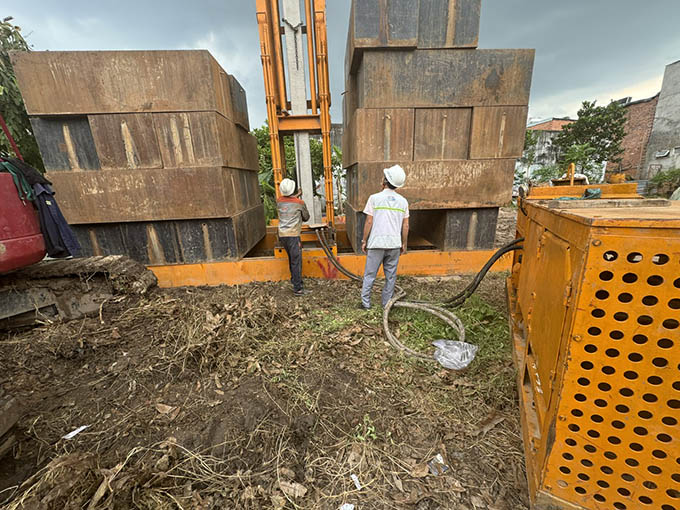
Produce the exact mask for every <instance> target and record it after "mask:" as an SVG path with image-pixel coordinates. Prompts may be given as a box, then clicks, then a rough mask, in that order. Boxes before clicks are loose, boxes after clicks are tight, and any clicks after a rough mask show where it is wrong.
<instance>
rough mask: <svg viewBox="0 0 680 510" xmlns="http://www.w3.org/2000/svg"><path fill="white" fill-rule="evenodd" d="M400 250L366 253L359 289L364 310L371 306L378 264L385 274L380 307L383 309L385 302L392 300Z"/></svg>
mask: <svg viewBox="0 0 680 510" xmlns="http://www.w3.org/2000/svg"><path fill="white" fill-rule="evenodd" d="M400 254H401V248H394V249H392V250H381V249H376V248H373V249H369V250H367V253H366V268H365V269H364V283H363V285H362V287H361V304H362V305H363V306H365V307H366V308H370V306H371V289H373V283H374V282H375V277H376V275H377V274H378V269H380V264H382V266H383V272H384V273H385V287H383V291H382V305H383V308H384V307H385V305H386V304H387V302H388V301H389V300H390V299H392V294H394V285H395V284H396V283H397V265H398V264H399V255H400Z"/></svg>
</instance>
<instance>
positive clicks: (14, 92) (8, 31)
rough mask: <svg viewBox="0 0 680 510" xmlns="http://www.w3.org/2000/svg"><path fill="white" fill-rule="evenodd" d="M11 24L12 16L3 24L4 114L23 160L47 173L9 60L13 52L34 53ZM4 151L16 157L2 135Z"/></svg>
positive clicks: (0, 101)
mask: <svg viewBox="0 0 680 510" xmlns="http://www.w3.org/2000/svg"><path fill="white" fill-rule="evenodd" d="M11 21H12V17H11V16H8V17H6V18H5V19H3V20H2V21H0V112H2V116H3V117H4V119H5V123H6V124H7V127H8V128H9V131H10V133H11V134H12V137H13V138H14V141H15V142H16V144H17V146H18V147H19V151H20V152H21V155H22V156H23V158H24V159H25V160H26V162H27V163H28V164H29V165H31V166H34V167H36V168H39V169H40V170H43V169H44V166H43V162H42V158H41V157H40V151H39V150H38V144H37V143H36V141H35V137H34V136H33V130H32V129H31V123H30V121H29V120H28V114H27V113H26V108H25V107H24V101H23V99H22V97H21V92H20V91H19V85H17V80H16V77H15V75H14V69H13V68H12V63H11V62H10V60H9V51H10V50H20V51H30V47H29V45H28V43H27V42H26V40H25V39H24V38H23V36H22V35H21V28H20V27H18V26H16V25H14V24H12V23H11ZM0 151H3V152H6V153H8V154H12V155H13V151H12V147H11V145H10V143H9V140H7V137H6V136H5V135H4V133H2V132H0Z"/></svg>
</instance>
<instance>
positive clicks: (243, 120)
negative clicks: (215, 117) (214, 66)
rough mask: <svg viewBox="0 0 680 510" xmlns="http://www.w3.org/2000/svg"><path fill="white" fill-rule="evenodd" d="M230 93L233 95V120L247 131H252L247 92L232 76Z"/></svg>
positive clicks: (230, 78)
mask: <svg viewBox="0 0 680 510" xmlns="http://www.w3.org/2000/svg"><path fill="white" fill-rule="evenodd" d="M229 92H230V95H231V112H232V117H231V120H232V121H233V122H234V123H235V124H237V125H239V126H241V127H242V128H243V129H245V130H246V131H250V122H249V120H248V102H247V98H246V91H245V89H244V88H243V87H242V86H241V84H240V83H239V82H238V80H237V79H236V78H234V77H233V76H232V75H231V74H230V75H229Z"/></svg>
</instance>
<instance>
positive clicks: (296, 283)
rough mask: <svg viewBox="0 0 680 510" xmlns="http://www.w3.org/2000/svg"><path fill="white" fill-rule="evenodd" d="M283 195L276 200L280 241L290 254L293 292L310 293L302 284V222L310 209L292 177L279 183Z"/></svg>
mask: <svg viewBox="0 0 680 510" xmlns="http://www.w3.org/2000/svg"><path fill="white" fill-rule="evenodd" d="M279 191H281V196H280V197H279V198H278V199H277V201H276V209H277V211H278V213H279V241H280V242H281V244H282V245H283V248H284V249H285V250H286V253H287V254H288V267H289V268H290V281H291V282H292V284H293V294H295V295H296V296H304V295H305V294H309V291H308V290H305V289H304V288H303V286H302V241H301V240H300V232H301V231H302V222H303V221H307V220H308V219H309V211H308V210H307V206H306V205H305V203H304V202H303V201H302V199H301V198H300V197H302V191H301V190H298V187H297V184H295V181H293V180H291V179H283V180H282V181H281V184H279Z"/></svg>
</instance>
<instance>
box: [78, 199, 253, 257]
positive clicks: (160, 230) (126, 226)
mask: <svg viewBox="0 0 680 510" xmlns="http://www.w3.org/2000/svg"><path fill="white" fill-rule="evenodd" d="M265 228H266V227H265V224H264V208H263V206H262V205H258V206H256V207H252V208H250V209H248V210H246V211H243V212H242V213H239V214H238V215H235V216H234V217H231V218H214V219H198V220H183V221H148V222H147V221H144V222H135V223H118V224H117V223H109V224H100V225H74V226H73V230H74V232H75V233H76V236H77V237H78V240H79V241H80V244H81V247H82V251H83V255H84V256H93V255H127V256H128V257H130V258H132V259H134V260H136V261H138V262H141V263H142V264H147V265H165V264H190V263H201V262H216V261H226V260H238V259H241V258H242V257H243V256H244V255H245V254H246V253H248V251H250V249H251V248H252V247H253V246H255V244H257V242H258V241H259V240H260V239H262V238H263V237H264V235H265Z"/></svg>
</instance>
